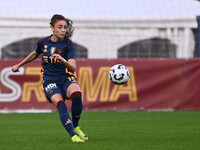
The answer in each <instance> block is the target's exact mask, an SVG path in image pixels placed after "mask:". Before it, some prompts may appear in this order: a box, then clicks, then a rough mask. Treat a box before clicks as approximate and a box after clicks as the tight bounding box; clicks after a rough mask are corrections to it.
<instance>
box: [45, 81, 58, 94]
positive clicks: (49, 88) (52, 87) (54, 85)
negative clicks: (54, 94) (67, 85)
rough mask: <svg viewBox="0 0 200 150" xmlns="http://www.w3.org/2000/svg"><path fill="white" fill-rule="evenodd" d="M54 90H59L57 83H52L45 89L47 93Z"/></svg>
mask: <svg viewBox="0 0 200 150" xmlns="http://www.w3.org/2000/svg"><path fill="white" fill-rule="evenodd" d="M54 88H57V86H56V84H55V83H50V84H48V85H47V86H46V87H45V90H46V91H47V92H49V91H50V90H52V89H54Z"/></svg>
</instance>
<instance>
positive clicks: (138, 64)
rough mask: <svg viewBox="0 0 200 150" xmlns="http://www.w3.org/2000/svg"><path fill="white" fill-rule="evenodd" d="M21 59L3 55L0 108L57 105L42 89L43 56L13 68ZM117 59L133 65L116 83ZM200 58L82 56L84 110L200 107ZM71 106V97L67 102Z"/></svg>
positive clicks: (79, 66)
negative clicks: (127, 76)
mask: <svg viewBox="0 0 200 150" xmlns="http://www.w3.org/2000/svg"><path fill="white" fill-rule="evenodd" d="M19 61H21V59H6V60H0V76H1V80H0V110H56V109H55V107H54V106H53V105H52V104H50V103H49V102H48V101H47V100H46V97H45V95H44V92H43V91H42V85H41V82H42V77H41V75H40V69H41V65H40V62H41V61H40V60H39V59H38V60H35V61H34V62H31V63H29V64H26V65H24V66H23V67H22V68H20V72H18V73H13V72H12V71H11V67H12V65H14V64H16V63H18V62H19ZM115 64H124V65H126V66H127V67H128V68H129V71H130V79H129V81H128V82H127V83H126V84H124V85H120V86H119V85H114V84H113V83H112V82H111V81H110V80H109V76H108V71H109V69H110V68H111V67H112V66H113V65H115ZM199 68H200V59H198V58H193V59H111V60H110V59H78V60H77V75H78V83H79V85H80V87H81V90H82V95H83V105H84V110H171V109H172V110H199V109H200V101H199V92H200V86H199V85H200V69H199ZM66 103H67V105H68V106H69V109H70V102H66Z"/></svg>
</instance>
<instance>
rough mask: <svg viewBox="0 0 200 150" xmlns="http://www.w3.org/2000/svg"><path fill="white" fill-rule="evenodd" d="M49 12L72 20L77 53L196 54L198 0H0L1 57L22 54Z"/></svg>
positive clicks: (42, 31) (45, 27)
mask: <svg viewBox="0 0 200 150" xmlns="http://www.w3.org/2000/svg"><path fill="white" fill-rule="evenodd" d="M53 14H62V15H64V16H65V17H67V18H70V19H72V20H73V21H74V26H75V34H74V37H73V38H72V40H73V41H74V43H75V45H76V51H77V52H76V55H77V57H79V58H127V57H129V58H141V57H144V58H152V57H162V58H166V57H173V58H191V57H198V56H199V53H198V24H197V16H198V15H199V14H200V2H199V1H197V0H175V1H172V0H171V1H169V0H148V1H146V0H87V2H85V1H81V0H60V1H58V2H57V1H54V0H42V1H41V0H34V1H31V0H18V1H15V0H7V1H2V0H1V4H0V20H1V22H0V41H1V42H0V58H24V57H25V56H27V54H28V53H30V52H31V51H33V50H34V48H35V45H36V42H37V41H38V39H40V38H42V37H45V36H48V35H50V34H51V30H50V28H49V22H50V18H51V17H52V16H53Z"/></svg>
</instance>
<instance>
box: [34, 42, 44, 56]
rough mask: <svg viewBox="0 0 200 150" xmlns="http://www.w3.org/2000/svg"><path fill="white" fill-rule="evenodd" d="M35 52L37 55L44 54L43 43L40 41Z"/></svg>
mask: <svg viewBox="0 0 200 150" xmlns="http://www.w3.org/2000/svg"><path fill="white" fill-rule="evenodd" d="M35 51H36V53H37V54H41V53H42V49H41V42H39V41H38V43H37V45H36V50H35Z"/></svg>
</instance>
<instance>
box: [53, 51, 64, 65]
mask: <svg viewBox="0 0 200 150" xmlns="http://www.w3.org/2000/svg"><path fill="white" fill-rule="evenodd" d="M51 56H53V57H55V58H56V59H57V60H60V61H61V62H62V63H64V62H65V61H66V60H65V59H64V58H63V57H62V56H60V55H59V54H55V53H53V54H51Z"/></svg>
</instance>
